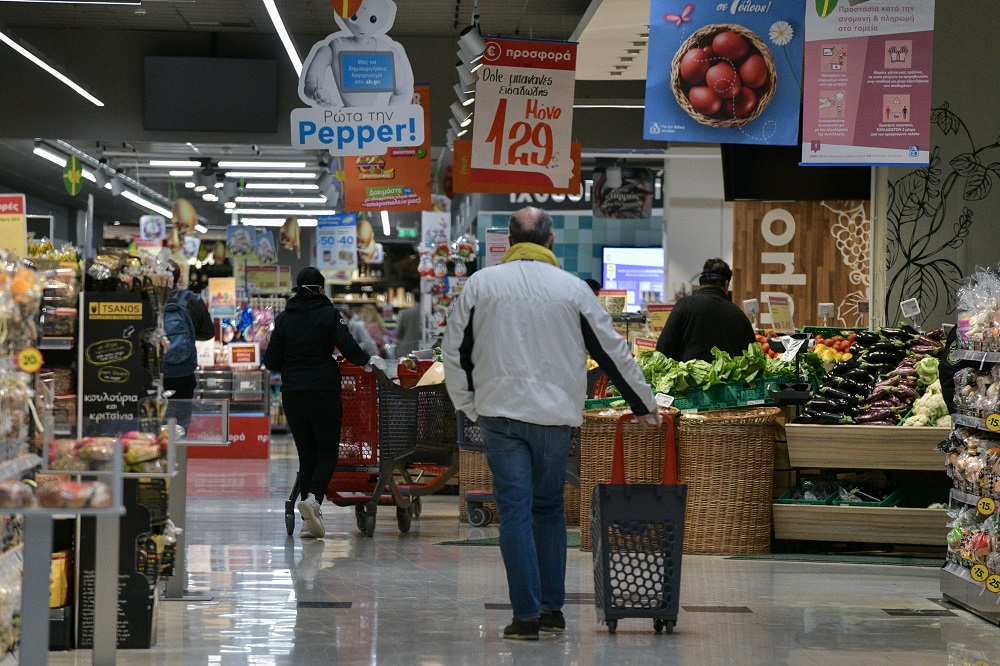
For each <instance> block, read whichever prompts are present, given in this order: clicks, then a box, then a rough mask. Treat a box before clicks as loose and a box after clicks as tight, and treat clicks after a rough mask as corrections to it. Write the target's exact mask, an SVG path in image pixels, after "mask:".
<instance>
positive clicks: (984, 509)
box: [976, 497, 997, 516]
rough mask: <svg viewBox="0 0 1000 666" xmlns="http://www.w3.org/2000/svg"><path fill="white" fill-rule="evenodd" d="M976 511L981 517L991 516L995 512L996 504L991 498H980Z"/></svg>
mask: <svg viewBox="0 0 1000 666" xmlns="http://www.w3.org/2000/svg"><path fill="white" fill-rule="evenodd" d="M976 509H977V510H978V511H979V513H980V514H981V515H983V516H992V515H993V514H994V513H996V511H997V503H996V501H994V500H993V498H991V497H980V498H979V501H978V502H976Z"/></svg>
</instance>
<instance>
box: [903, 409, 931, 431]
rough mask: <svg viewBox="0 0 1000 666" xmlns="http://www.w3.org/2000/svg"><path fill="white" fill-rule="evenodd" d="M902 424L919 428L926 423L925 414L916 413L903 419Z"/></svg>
mask: <svg viewBox="0 0 1000 666" xmlns="http://www.w3.org/2000/svg"><path fill="white" fill-rule="evenodd" d="M903 425H904V426H910V427H916V428H920V427H923V426H925V425H927V416H926V415H925V414H916V413H914V415H913V416H911V417H910V418H908V419H906V420H905V421H903Z"/></svg>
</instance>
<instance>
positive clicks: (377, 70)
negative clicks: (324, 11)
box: [291, 0, 425, 155]
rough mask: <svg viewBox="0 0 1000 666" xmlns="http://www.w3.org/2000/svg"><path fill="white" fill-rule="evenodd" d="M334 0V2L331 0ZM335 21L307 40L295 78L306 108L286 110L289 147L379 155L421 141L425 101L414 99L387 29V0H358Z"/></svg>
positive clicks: (404, 61)
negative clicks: (318, 37)
mask: <svg viewBox="0 0 1000 666" xmlns="http://www.w3.org/2000/svg"><path fill="white" fill-rule="evenodd" d="M334 4H336V3H334ZM353 4H354V5H356V7H357V9H356V10H355V11H354V13H353V14H350V15H349V18H346V17H344V16H343V15H342V11H341V10H342V9H343V8H338V11H336V12H335V14H334V20H335V21H336V22H337V25H338V26H339V27H340V31H339V32H336V33H334V34H332V35H330V36H329V37H327V38H326V39H325V40H323V41H320V42H317V43H316V44H315V45H313V47H312V50H311V51H310V52H309V55H308V56H307V57H306V59H305V62H304V63H303V66H302V74H301V76H300V77H299V98H300V99H301V100H302V101H303V102H305V103H306V104H308V105H309V107H310V108H308V109H294V110H293V111H292V122H291V134H292V136H291V138H292V146H294V147H295V148H300V149H302V150H315V149H321V150H328V151H329V152H330V154H331V155H385V153H386V151H388V150H389V149H390V148H394V147H399V146H404V147H405V146H420V145H422V144H423V143H424V128H425V122H424V117H425V113H424V107H423V106H421V105H420V104H415V103H414V102H413V70H412V68H411V67H410V61H409V59H408V58H407V56H406V51H405V50H404V49H403V46H402V45H401V44H400V43H399V42H397V41H396V40H394V39H392V38H391V37H390V36H389V35H388V32H389V29H390V28H392V25H393V22H394V21H395V20H396V3H395V2H393V0H361V2H360V3H353Z"/></svg>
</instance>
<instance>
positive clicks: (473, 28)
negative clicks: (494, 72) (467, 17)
mask: <svg viewBox="0 0 1000 666" xmlns="http://www.w3.org/2000/svg"><path fill="white" fill-rule="evenodd" d="M458 44H459V46H460V47H461V48H462V49H464V50H465V51H467V52H468V53H471V54H472V56H473V57H474V58H475V59H476V60H480V59H481V58H482V57H483V53H484V52H485V51H486V42H485V41H483V36H482V35H481V34H480V33H479V21H478V17H477V18H476V20H475V23H473V24H472V25H470V26H468V27H467V28H465V29H464V30H463V31H462V32H460V33H458Z"/></svg>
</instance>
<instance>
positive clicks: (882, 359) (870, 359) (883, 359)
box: [865, 350, 906, 366]
mask: <svg viewBox="0 0 1000 666" xmlns="http://www.w3.org/2000/svg"><path fill="white" fill-rule="evenodd" d="M905 355H906V354H905V352H903V351H902V350H900V351H895V352H888V351H871V352H868V353H867V354H866V355H865V362H867V363H869V364H882V365H893V366H895V365H898V364H899V362H900V361H902V360H903V357H904V356H905Z"/></svg>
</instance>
